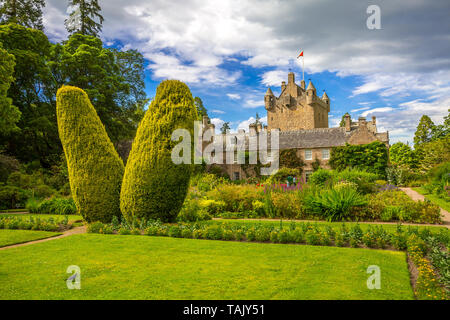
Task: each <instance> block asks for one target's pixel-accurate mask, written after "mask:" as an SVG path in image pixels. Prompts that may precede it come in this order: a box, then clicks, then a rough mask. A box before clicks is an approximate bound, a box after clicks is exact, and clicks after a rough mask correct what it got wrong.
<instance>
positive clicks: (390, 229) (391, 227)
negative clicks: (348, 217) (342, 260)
mask: <svg viewBox="0 0 450 320" xmlns="http://www.w3.org/2000/svg"><path fill="white" fill-rule="evenodd" d="M280 222H281V223H282V225H283V227H288V226H290V225H291V223H295V224H300V223H302V222H303V223H308V221H298V220H282V221H280V220H279V219H273V220H269V219H267V220H264V219H215V220H209V221H205V222H203V223H208V224H215V223H231V224H233V223H234V224H266V225H273V226H277V227H278V226H280ZM309 223H311V224H313V225H314V224H316V223H317V225H318V226H319V227H325V226H331V227H333V229H339V228H340V227H341V226H342V222H327V221H309ZM356 223H357V222H345V224H346V225H347V227H349V228H350V227H351V226H352V225H355V224H356ZM370 225H371V226H382V227H383V228H384V229H385V230H386V231H387V232H396V230H397V224H387V223H386V224H379V223H378V224H377V223H375V222H374V223H359V226H360V227H361V229H362V230H363V231H366V230H367V229H368V228H369V226H370ZM413 227H416V226H413ZM417 227H418V228H419V229H430V230H431V232H439V231H440V230H448V229H447V228H446V227H442V226H439V225H436V226H417ZM402 228H403V229H407V228H408V225H405V224H402Z"/></svg>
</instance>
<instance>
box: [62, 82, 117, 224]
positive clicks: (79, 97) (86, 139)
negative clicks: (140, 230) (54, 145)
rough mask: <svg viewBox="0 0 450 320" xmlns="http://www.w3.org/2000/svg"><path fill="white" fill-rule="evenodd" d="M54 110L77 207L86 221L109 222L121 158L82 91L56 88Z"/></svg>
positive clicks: (111, 215) (68, 87) (65, 87)
mask: <svg viewBox="0 0 450 320" xmlns="http://www.w3.org/2000/svg"><path fill="white" fill-rule="evenodd" d="M56 113H57V116H58V131H59V137H60V139H61V143H62V146H63V148H64V153H65V155H66V159H67V167H68V170H69V181H70V189H71V191H72V196H73V199H74V201H75V204H76V206H77V210H78V212H79V214H81V215H82V216H83V218H84V219H85V220H86V221H88V222H92V221H102V222H110V221H111V219H112V217H113V216H118V217H119V216H120V187H121V184H122V178H123V173H124V166H123V162H122V159H120V157H119V155H118V154H117V152H116V150H115V149H114V146H113V144H112V142H111V141H110V139H109V137H108V135H107V133H106V130H105V127H104V126H103V124H102V122H101V121H100V118H99V117H98V115H97V112H96V111H95V109H94V107H93V106H92V104H91V102H90V100H89V98H88V96H87V94H86V93H85V92H84V91H83V90H81V89H79V88H76V87H71V86H64V87H62V88H61V89H59V90H58V93H57V95H56Z"/></svg>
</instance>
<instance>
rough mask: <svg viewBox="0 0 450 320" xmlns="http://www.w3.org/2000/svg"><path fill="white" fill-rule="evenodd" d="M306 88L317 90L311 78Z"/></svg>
mask: <svg viewBox="0 0 450 320" xmlns="http://www.w3.org/2000/svg"><path fill="white" fill-rule="evenodd" d="M306 90H316V88H315V87H314V85H313V84H312V82H311V80H310V81H309V84H308V88H306Z"/></svg>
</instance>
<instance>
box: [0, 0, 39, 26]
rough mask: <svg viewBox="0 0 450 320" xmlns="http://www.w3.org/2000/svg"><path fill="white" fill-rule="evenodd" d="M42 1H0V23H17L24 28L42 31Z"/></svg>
mask: <svg viewBox="0 0 450 320" xmlns="http://www.w3.org/2000/svg"><path fill="white" fill-rule="evenodd" d="M44 7H45V1H44V0H0V23H1V24H7V23H11V22H13V23H17V24H20V25H22V26H24V27H28V28H33V29H38V30H44V25H43V23H42V9H43V8H44Z"/></svg>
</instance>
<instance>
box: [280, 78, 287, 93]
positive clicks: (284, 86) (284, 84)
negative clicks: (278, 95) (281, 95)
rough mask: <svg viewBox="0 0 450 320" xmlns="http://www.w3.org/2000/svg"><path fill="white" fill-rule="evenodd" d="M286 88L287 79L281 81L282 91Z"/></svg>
mask: <svg viewBox="0 0 450 320" xmlns="http://www.w3.org/2000/svg"><path fill="white" fill-rule="evenodd" d="M284 89H286V81H283V82H281V92H283V91H284Z"/></svg>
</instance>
